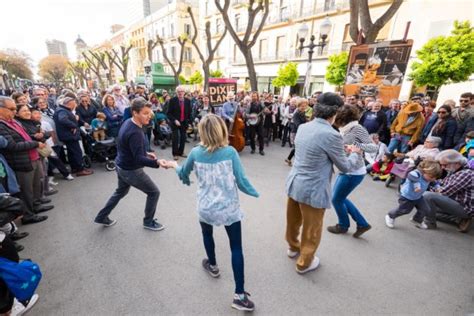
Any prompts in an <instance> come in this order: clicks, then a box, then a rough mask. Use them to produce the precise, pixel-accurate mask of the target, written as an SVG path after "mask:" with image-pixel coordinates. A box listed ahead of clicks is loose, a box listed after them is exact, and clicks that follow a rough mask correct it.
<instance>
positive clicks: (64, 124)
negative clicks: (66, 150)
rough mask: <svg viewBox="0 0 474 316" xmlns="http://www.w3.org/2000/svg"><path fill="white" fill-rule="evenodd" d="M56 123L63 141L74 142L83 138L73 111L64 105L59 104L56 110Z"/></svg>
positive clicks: (58, 133)
mask: <svg viewBox="0 0 474 316" xmlns="http://www.w3.org/2000/svg"><path fill="white" fill-rule="evenodd" d="M53 119H54V123H55V124H56V134H57V136H58V139H59V140H60V141H62V142H72V141H78V140H80V139H81V133H80V131H79V123H78V121H77V120H76V116H75V115H74V113H72V111H71V110H70V109H68V108H66V107H64V106H62V105H61V106H59V107H58V109H57V110H56V112H54V117H53Z"/></svg>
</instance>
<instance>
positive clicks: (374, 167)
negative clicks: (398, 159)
mask: <svg viewBox="0 0 474 316" xmlns="http://www.w3.org/2000/svg"><path fill="white" fill-rule="evenodd" d="M382 165H383V162H382V160H379V161H377V162H375V163H374V164H373V165H372V171H374V172H375V173H382V171H380V168H381V167H382ZM393 165H394V162H393V161H392V162H389V163H388V165H387V168H386V169H385V171H384V172H383V174H389V173H390V171H392V168H393Z"/></svg>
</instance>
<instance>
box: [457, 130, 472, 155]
mask: <svg viewBox="0 0 474 316" xmlns="http://www.w3.org/2000/svg"><path fill="white" fill-rule="evenodd" d="M473 139H474V131H470V132H469V133H467V134H466V137H465V138H464V139H463V141H462V142H460V143H459V145H457V146H456V147H455V148H454V149H456V150H457V151H459V152H460V153H461V154H462V155H463V156H464V157H467V148H466V145H467V144H468V143H469V142H470V141H471V140H473Z"/></svg>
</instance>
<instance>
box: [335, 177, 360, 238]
mask: <svg viewBox="0 0 474 316" xmlns="http://www.w3.org/2000/svg"><path fill="white" fill-rule="evenodd" d="M362 180H364V176H363V175H350V174H342V173H341V174H340V175H338V176H337V179H336V182H335V183H334V189H333V193H332V205H333V206H334V209H335V210H336V213H337V217H338V219H339V226H341V227H342V228H345V229H347V228H349V226H350V221H349V215H350V216H351V217H352V219H353V220H354V221H355V222H356V223H357V226H358V227H367V226H369V223H367V221H366V220H365V218H364V216H362V214H361V212H360V211H359V210H358V209H357V207H356V206H355V205H354V204H353V203H352V202H351V201H350V200H349V199H348V198H347V197H348V196H349V195H350V194H351V193H352V191H354V189H355V188H357V186H358V185H359V184H360V183H361V182H362Z"/></svg>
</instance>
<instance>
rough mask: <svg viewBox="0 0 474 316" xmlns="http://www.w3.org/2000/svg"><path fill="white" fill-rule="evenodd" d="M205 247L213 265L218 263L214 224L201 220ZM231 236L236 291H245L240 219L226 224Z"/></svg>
mask: <svg viewBox="0 0 474 316" xmlns="http://www.w3.org/2000/svg"><path fill="white" fill-rule="evenodd" d="M200 224H201V230H202V238H203V240H204V248H206V254H207V258H208V259H209V263H210V264H211V265H216V253H215V251H214V248H215V245H214V237H212V230H213V227H212V225H209V224H206V223H203V222H200ZM225 230H226V232H227V236H228V237H229V243H230V250H231V252H232V271H233V272H234V281H235V293H237V294H243V293H244V254H243V252H242V230H241V226H240V221H239V222H235V223H233V224H232V225H230V226H225Z"/></svg>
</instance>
